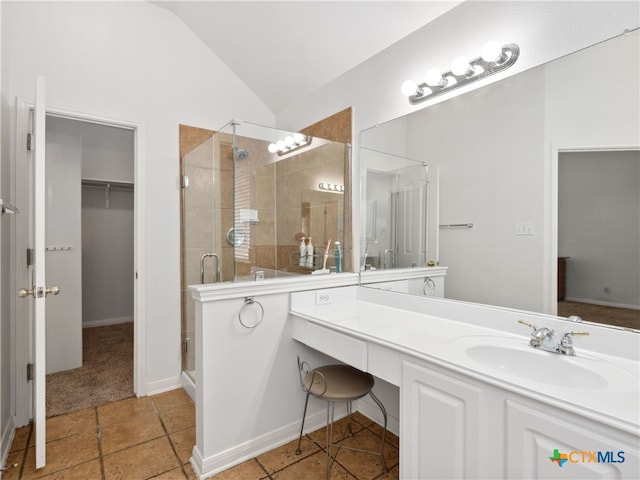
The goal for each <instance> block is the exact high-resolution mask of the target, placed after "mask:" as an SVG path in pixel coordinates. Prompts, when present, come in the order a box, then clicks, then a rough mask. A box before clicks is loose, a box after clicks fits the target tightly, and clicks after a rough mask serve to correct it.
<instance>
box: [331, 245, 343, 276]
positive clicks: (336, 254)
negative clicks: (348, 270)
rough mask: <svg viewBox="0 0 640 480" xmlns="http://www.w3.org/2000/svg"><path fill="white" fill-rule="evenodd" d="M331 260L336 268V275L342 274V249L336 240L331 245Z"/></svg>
mask: <svg viewBox="0 0 640 480" xmlns="http://www.w3.org/2000/svg"><path fill="white" fill-rule="evenodd" d="M333 259H334V262H335V266H336V273H341V272H342V248H341V247H340V242H338V241H337V240H336V242H335V243H334V244H333Z"/></svg>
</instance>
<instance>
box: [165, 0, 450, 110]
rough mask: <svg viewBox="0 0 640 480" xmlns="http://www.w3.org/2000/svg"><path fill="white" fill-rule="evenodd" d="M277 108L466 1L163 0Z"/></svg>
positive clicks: (307, 92)
mask: <svg viewBox="0 0 640 480" xmlns="http://www.w3.org/2000/svg"><path fill="white" fill-rule="evenodd" d="M153 3H155V4H156V5H159V6H161V7H163V8H166V9H168V10H170V11H172V12H173V13H175V15H177V16H178V17H179V18H180V19H181V20H182V21H183V22H184V23H185V24H186V25H187V26H188V27H189V28H190V29H191V30H192V31H193V32H194V33H195V34H196V35H197V36H198V37H199V38H200V39H201V40H202V41H203V42H204V43H205V44H206V45H207V46H208V47H209V48H210V49H211V51H212V52H213V53H214V54H215V55H216V56H218V57H219V58H220V59H221V60H222V61H223V62H224V63H225V64H226V65H227V66H228V67H229V68H230V69H231V70H232V71H233V72H234V73H235V74H236V75H237V76H238V77H239V78H240V79H241V80H242V81H243V82H244V83H245V84H246V85H247V86H248V87H249V88H250V89H251V90H252V91H253V92H254V93H255V94H256V95H257V96H258V97H259V98H260V99H261V100H262V101H263V102H264V104H265V105H266V106H267V107H268V108H269V109H271V110H272V111H273V112H274V113H277V112H279V111H280V110H282V109H283V108H285V107H286V106H288V105H290V104H292V103H294V102H296V101H298V100H300V99H302V98H304V97H306V96H308V95H310V94H311V93H312V92H313V91H315V90H317V89H318V88H320V87H322V86H323V85H325V84H327V83H328V82H330V81H331V80H333V79H335V78H337V77H339V76H340V75H342V74H343V73H345V72H347V71H348V70H350V69H352V68H353V67H355V66H356V65H358V64H360V63H362V62H364V61H365V60H367V59H368V58H370V57H372V56H374V55H376V54H377V53H379V52H381V51H382V50H384V49H385V48H387V47H389V46H390V45H392V44H393V43H395V42H397V41H398V40H400V39H402V38H403V37H405V36H407V35H409V34H410V33H412V32H414V31H416V30H418V29H419V28H420V27H422V26H423V25H425V24H427V23H429V22H431V21H432V20H434V19H435V18H437V17H439V16H440V15H442V14H443V13H445V12H447V11H448V10H450V9H452V8H453V7H455V6H456V5H458V4H460V3H462V2H461V1H460V0H458V1H454V0H447V1H280V2H271V1H158V2H153Z"/></svg>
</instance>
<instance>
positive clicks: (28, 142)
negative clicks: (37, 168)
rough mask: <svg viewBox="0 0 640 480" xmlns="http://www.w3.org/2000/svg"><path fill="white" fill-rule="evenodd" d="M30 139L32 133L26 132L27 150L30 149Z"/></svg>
mask: <svg viewBox="0 0 640 480" xmlns="http://www.w3.org/2000/svg"><path fill="white" fill-rule="evenodd" d="M31 139H32V135H31V134H30V133H27V151H28V152H30V151H31Z"/></svg>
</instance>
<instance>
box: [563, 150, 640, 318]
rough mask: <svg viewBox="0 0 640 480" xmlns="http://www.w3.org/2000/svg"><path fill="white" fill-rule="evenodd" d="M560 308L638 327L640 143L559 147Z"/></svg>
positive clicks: (565, 312) (639, 296) (566, 311)
mask: <svg viewBox="0 0 640 480" xmlns="http://www.w3.org/2000/svg"><path fill="white" fill-rule="evenodd" d="M557 171H558V195H557V200H558V208H557V212H558V216H557V219H558V228H557V232H558V233H557V246H558V250H557V253H558V275H557V279H558V280H557V281H558V289H557V290H558V305H557V308H558V315H560V316H570V315H578V316H580V317H581V318H582V319H583V320H587V321H592V322H597V323H605V324H611V325H617V326H619V327H624V328H633V329H640V150H638V149H637V148H636V149H616V150H605V149H603V150H598V149H593V150H578V151H561V152H559V153H558V170H557Z"/></svg>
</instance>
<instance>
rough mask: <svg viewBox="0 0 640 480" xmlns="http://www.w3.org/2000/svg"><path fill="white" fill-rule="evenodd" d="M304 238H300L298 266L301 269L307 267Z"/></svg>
mask: <svg viewBox="0 0 640 480" xmlns="http://www.w3.org/2000/svg"><path fill="white" fill-rule="evenodd" d="M305 240H306V238H305V237H300V261H299V262H298V265H299V266H301V267H306V266H307V246H306V245H305Z"/></svg>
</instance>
